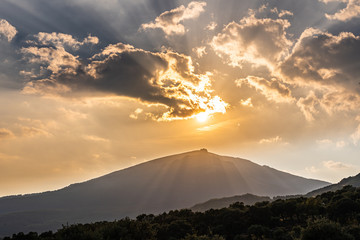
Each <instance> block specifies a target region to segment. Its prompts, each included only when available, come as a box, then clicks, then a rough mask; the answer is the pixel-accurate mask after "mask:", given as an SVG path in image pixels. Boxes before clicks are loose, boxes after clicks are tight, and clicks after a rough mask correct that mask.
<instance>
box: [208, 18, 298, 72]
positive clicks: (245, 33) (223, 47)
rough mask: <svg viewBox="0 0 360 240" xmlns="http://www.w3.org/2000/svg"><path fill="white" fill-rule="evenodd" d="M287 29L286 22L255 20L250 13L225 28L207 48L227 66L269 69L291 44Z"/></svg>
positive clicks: (264, 19)
mask: <svg viewBox="0 0 360 240" xmlns="http://www.w3.org/2000/svg"><path fill="white" fill-rule="evenodd" d="M289 26H290V23H289V22H288V21H287V20H286V19H270V18H263V19H258V18H256V17H255V15H254V13H253V14H251V15H250V16H248V17H245V18H243V19H241V20H240V22H239V23H236V22H231V23H229V24H228V25H226V26H225V27H224V29H223V30H222V32H221V33H219V34H218V35H217V36H215V37H214V38H213V39H212V41H211V42H210V45H211V46H212V48H213V49H214V51H215V52H216V54H217V55H218V56H220V57H221V58H223V59H224V60H225V61H226V62H227V63H229V64H230V65H231V66H234V67H235V66H237V67H242V65H243V63H245V62H250V63H252V64H255V65H265V66H267V67H269V68H270V69H273V68H274V66H275V65H276V64H277V62H278V61H280V60H281V59H282V58H283V57H284V56H285V55H287V52H288V48H289V47H290V46H291V45H292V43H291V41H290V40H289V39H288V38H287V37H286V29H287V28H288V27H289Z"/></svg>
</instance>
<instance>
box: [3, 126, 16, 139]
mask: <svg viewBox="0 0 360 240" xmlns="http://www.w3.org/2000/svg"><path fill="white" fill-rule="evenodd" d="M14 136H15V135H14V133H13V132H12V131H10V130H9V129H6V128H0V140H2V139H8V138H12V137H14Z"/></svg>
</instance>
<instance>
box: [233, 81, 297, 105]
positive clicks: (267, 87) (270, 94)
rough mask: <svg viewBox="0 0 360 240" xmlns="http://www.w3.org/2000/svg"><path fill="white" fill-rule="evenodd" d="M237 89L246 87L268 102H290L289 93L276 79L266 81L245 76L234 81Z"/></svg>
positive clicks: (291, 99)
mask: <svg viewBox="0 0 360 240" xmlns="http://www.w3.org/2000/svg"><path fill="white" fill-rule="evenodd" d="M235 83H236V85H237V86H238V87H241V86H242V85H244V84H245V85H248V86H250V87H253V88H255V89H256V90H257V91H259V92H260V93H261V94H263V95H264V96H265V97H266V98H267V99H268V100H270V101H274V102H292V101H293V98H292V97H291V91H290V89H289V88H288V87H286V86H285V85H284V84H282V83H281V82H280V81H279V80H278V79H275V78H272V79H271V80H267V79H265V78H261V77H255V76H247V77H246V78H242V79H238V80H236V81H235Z"/></svg>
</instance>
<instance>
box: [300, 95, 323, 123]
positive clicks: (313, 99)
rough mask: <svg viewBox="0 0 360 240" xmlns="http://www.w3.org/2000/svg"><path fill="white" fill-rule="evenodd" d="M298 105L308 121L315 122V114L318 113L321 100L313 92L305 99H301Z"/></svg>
mask: <svg viewBox="0 0 360 240" xmlns="http://www.w3.org/2000/svg"><path fill="white" fill-rule="evenodd" d="M296 105H297V106H298V107H299V108H300V110H301V112H302V113H303V114H304V116H305V118H306V120H307V121H309V122H310V121H313V120H314V114H316V113H318V112H319V111H318V110H317V107H318V105H319V99H318V98H317V96H316V95H315V93H314V92H313V91H311V92H310V93H309V95H308V96H307V97H305V98H303V97H301V98H300V99H299V100H298V101H297V103H296Z"/></svg>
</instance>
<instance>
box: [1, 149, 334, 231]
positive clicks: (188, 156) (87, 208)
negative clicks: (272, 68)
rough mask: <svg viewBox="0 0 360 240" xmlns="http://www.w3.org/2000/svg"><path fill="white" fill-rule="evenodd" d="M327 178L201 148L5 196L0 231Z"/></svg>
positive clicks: (294, 188) (303, 187)
mask: <svg viewBox="0 0 360 240" xmlns="http://www.w3.org/2000/svg"><path fill="white" fill-rule="evenodd" d="M328 184H329V183H327V182H323V181H318V180H313V179H305V178H302V177H299V176H295V175H291V174H288V173H285V172H281V171H278V170H276V169H273V168H270V167H267V166H260V165H258V164H255V163H253V162H251V161H248V160H245V159H241V158H233V157H225V156H219V155H216V154H213V153H209V152H207V150H205V149H202V150H199V151H192V152H187V153H183V154H178V155H173V156H168V157H164V158H159V159H155V160H152V161H149V162H146V163H142V164H139V165H136V166H133V167H130V168H127V169H123V170H120V171H116V172H113V173H110V174H108V175H105V176H102V177H99V178H96V179H92V180H90V181H87V182H83V183H77V184H73V185H70V186H68V187H66V188H63V189H60V190H57V191H51V192H44V193H39V194H30V195H23V196H13V197H4V198H0V236H4V235H9V234H12V233H14V232H18V231H24V232H27V231H37V232H41V231H46V230H50V229H52V230H56V229H57V228H59V227H61V225H62V224H67V223H69V224H71V223H77V222H94V221H100V220H114V219H120V218H123V217H125V216H129V217H135V216H137V215H139V214H142V213H161V212H164V211H168V210H171V209H181V208H188V207H191V206H193V205H194V204H196V203H199V202H204V201H207V200H209V199H212V198H221V197H226V196H234V195H241V194H246V193H251V194H256V195H262V196H275V195H291V194H304V193H307V192H309V191H311V190H313V189H317V188H320V187H324V186H327V185H328Z"/></svg>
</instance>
